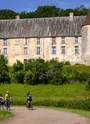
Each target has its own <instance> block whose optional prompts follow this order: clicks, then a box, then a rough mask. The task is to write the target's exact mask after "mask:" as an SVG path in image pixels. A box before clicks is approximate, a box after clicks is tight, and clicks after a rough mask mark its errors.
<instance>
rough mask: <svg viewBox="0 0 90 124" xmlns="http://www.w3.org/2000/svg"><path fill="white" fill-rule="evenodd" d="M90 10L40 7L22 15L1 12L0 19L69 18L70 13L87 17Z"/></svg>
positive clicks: (12, 12)
mask: <svg viewBox="0 0 90 124" xmlns="http://www.w3.org/2000/svg"><path fill="white" fill-rule="evenodd" d="M89 10H90V8H86V7H85V6H84V5H81V6H80V7H77V8H74V9H72V8H68V9H63V8H57V7H56V6H39V7H38V8H37V10H35V11H34V12H26V11H22V12H20V13H17V12H14V11H12V10H9V9H4V10H3V9H2V10H0V19H14V18H15V17H16V15H20V17H21V18H22V19H23V18H41V17H60V16H68V15H69V13H70V12H73V13H74V15H75V16H81V15H87V14H88V11H89Z"/></svg>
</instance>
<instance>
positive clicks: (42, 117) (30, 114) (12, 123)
mask: <svg viewBox="0 0 90 124" xmlns="http://www.w3.org/2000/svg"><path fill="white" fill-rule="evenodd" d="M12 112H13V113H14V115H15V116H14V117H11V118H9V119H8V120H5V121H2V122H0V124H90V122H89V121H88V120H87V119H86V118H84V117H81V116H79V115H77V114H73V113H71V112H62V111H57V110H51V109H42V108H35V109H34V110H27V109H26V108H24V107H20V108H19V107H14V108H12Z"/></svg>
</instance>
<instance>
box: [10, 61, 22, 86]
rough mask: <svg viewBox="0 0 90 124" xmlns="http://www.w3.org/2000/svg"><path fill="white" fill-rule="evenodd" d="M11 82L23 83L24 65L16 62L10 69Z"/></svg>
mask: <svg viewBox="0 0 90 124" xmlns="http://www.w3.org/2000/svg"><path fill="white" fill-rule="evenodd" d="M11 79H12V82H15V83H22V84H23V83H24V64H23V63H21V62H20V61H17V63H15V64H14V65H13V67H12V71H11Z"/></svg>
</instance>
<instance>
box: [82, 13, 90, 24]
mask: <svg viewBox="0 0 90 124" xmlns="http://www.w3.org/2000/svg"><path fill="white" fill-rule="evenodd" d="M86 25H90V11H89V13H88V15H87V17H86V19H85V21H84V23H83V26H86Z"/></svg>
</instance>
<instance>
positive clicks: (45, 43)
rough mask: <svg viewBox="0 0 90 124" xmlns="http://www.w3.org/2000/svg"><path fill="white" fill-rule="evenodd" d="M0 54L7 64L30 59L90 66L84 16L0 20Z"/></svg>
mask: <svg viewBox="0 0 90 124" xmlns="http://www.w3.org/2000/svg"><path fill="white" fill-rule="evenodd" d="M0 54H4V55H5V56H7V58H8V62H9V63H8V64H9V65H13V64H14V63H15V62H16V60H20V61H21V62H24V61H26V60H27V59H30V58H42V59H44V60H50V59H52V58H54V59H56V60H58V61H70V62H71V63H72V64H74V63H83V64H88V65H90V13H89V14H88V16H87V17H86V16H74V15H73V13H70V16H68V17H55V18H34V19H20V18H19V16H17V18H16V19H12V20H0Z"/></svg>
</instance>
